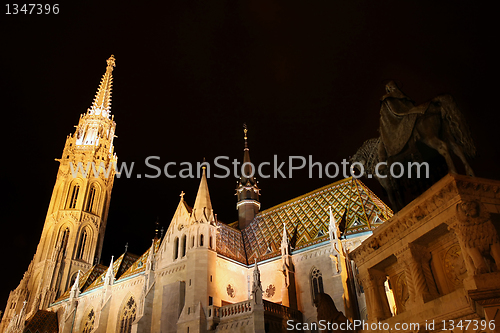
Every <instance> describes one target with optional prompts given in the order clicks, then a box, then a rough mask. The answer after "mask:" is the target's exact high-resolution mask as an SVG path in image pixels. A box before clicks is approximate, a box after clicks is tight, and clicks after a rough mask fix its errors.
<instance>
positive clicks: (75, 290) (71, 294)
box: [69, 270, 80, 299]
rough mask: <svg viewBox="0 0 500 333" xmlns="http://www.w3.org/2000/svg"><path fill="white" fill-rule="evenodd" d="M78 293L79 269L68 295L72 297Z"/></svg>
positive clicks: (75, 296)
mask: <svg viewBox="0 0 500 333" xmlns="http://www.w3.org/2000/svg"><path fill="white" fill-rule="evenodd" d="M79 295H80V270H78V272H77V273H76V279H75V282H74V283H73V286H72V287H71V291H70V294H69V297H70V298H71V299H72V298H77V297H78V296H79Z"/></svg>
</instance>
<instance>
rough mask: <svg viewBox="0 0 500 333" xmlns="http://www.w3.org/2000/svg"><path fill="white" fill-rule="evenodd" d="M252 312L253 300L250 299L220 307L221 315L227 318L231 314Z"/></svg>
mask: <svg viewBox="0 0 500 333" xmlns="http://www.w3.org/2000/svg"><path fill="white" fill-rule="evenodd" d="M250 312H252V301H251V300H248V301H243V302H240V303H235V304H230V305H225V306H223V307H221V308H219V317H220V318H224V319H225V318H227V317H231V316H237V315H241V314H249V313H250Z"/></svg>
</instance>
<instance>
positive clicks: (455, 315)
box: [350, 174, 500, 332]
mask: <svg viewBox="0 0 500 333" xmlns="http://www.w3.org/2000/svg"><path fill="white" fill-rule="evenodd" d="M497 223H500V181H496V180H489V179H481V178H472V177H467V176H461V175H450V174H449V175H446V176H445V177H444V178H442V179H441V180H440V181H439V182H437V183H436V184H434V185H433V186H432V187H431V188H430V189H428V190H427V191H426V192H424V193H423V194H422V195H421V196H419V197H418V198H417V199H415V200H414V201H412V202H411V203H410V204H408V205H407V206H406V207H404V208H403V209H402V210H401V211H399V212H398V213H397V214H395V215H394V216H393V217H392V218H391V219H390V220H389V221H387V222H386V223H384V224H383V225H381V226H380V227H379V228H377V229H376V230H375V231H374V232H373V235H372V236H370V237H369V238H367V239H366V240H365V241H364V242H363V243H362V244H361V245H360V246H359V247H358V248H356V249H355V250H354V251H352V252H351V253H350V258H351V259H353V260H354V261H355V263H356V265H357V267H358V271H359V272H360V273H359V280H360V281H361V282H362V284H363V287H364V290H365V293H366V294H365V296H366V299H367V310H368V321H369V322H377V321H381V322H382V323H388V324H390V325H391V327H392V328H394V326H393V325H395V324H396V323H407V324H410V323H419V324H420V327H421V328H425V324H426V323H429V322H432V321H434V322H435V323H436V324H435V328H434V329H432V330H436V331H437V330H441V329H443V328H445V329H448V328H446V327H443V326H442V325H443V321H446V322H445V323H447V321H448V320H454V321H455V322H457V323H458V321H460V320H466V319H470V320H486V321H489V320H499V319H500V318H497V317H496V316H500V315H499V314H498V313H500V311H497V310H498V309H500V272H495V267H496V266H495V262H494V259H495V256H496V254H495V253H491V252H492V250H491V248H492V247H493V248H494V247H495V246H498V244H499V237H498V230H500V228H499V226H498V225H496V224H497ZM495 244H497V245H495ZM478 272H485V273H482V274H478ZM389 288H390V290H389ZM387 303H389V304H395V311H391V312H393V313H395V315H392V314H391V313H388V311H383V315H382V313H381V310H380V309H384V308H385V307H386V306H385V305H386V304H387ZM384 306H385V307H384ZM392 310H394V309H392ZM439 325H441V326H439ZM496 326H498V325H495V327H496ZM401 331H403V332H404V331H405V330H404V329H403V330H401ZM410 331H411V329H410V328H409V329H408V330H407V332H410ZM485 331H486V332H498V330H497V329H496V328H495V329H492V328H490V327H487V328H486V329H485Z"/></svg>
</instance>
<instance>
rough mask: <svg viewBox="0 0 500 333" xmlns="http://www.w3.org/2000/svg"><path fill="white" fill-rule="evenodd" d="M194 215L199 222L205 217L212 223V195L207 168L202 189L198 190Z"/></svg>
mask: <svg viewBox="0 0 500 333" xmlns="http://www.w3.org/2000/svg"><path fill="white" fill-rule="evenodd" d="M193 213H194V215H195V218H196V220H197V221H201V220H202V219H203V216H205V218H206V220H207V221H208V222H210V221H211V216H212V202H211V200H210V193H209V192H208V182H207V175H206V170H205V168H203V174H202V176H201V181H200V187H199V188H198V194H197V195H196V200H195V202H194V207H193Z"/></svg>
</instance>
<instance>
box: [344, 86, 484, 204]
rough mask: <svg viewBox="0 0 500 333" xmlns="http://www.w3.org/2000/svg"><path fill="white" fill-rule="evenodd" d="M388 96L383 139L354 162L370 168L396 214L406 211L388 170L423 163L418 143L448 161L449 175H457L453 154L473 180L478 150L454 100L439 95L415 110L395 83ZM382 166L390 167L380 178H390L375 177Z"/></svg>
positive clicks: (383, 108)
mask: <svg viewBox="0 0 500 333" xmlns="http://www.w3.org/2000/svg"><path fill="white" fill-rule="evenodd" d="M386 92H387V93H386V95H384V96H383V97H382V99H381V108H380V128H379V131H380V138H377V139H370V140H368V141H366V142H365V143H364V144H363V146H362V147H361V148H360V149H359V150H358V152H356V154H355V155H354V156H353V157H352V158H351V162H360V163H361V164H363V165H365V163H366V166H368V168H367V167H366V166H365V169H367V171H368V172H369V174H372V175H375V177H376V178H377V179H378V180H379V182H380V184H381V185H382V187H383V188H384V189H385V190H386V191H387V194H388V196H389V200H390V201H391V204H392V206H393V208H394V209H395V210H396V211H398V210H400V209H401V208H402V207H403V203H402V200H401V197H400V195H399V194H398V193H397V186H396V185H395V183H394V179H393V177H391V176H390V175H389V173H390V172H389V169H390V166H391V164H392V163H394V162H397V161H400V160H401V159H402V158H406V159H408V158H409V159H410V160H412V161H414V162H423V161H421V160H419V159H418V157H417V158H415V157H414V156H418V155H419V154H418V149H417V146H416V142H421V143H423V144H425V145H426V146H428V147H430V148H433V149H434V150H436V151H437V152H438V153H439V154H440V155H441V156H443V158H444V160H445V161H446V165H447V166H448V172H450V173H457V170H456V168H455V165H454V163H453V160H452V158H451V155H450V150H451V151H453V152H454V153H455V155H457V156H458V157H459V158H460V160H461V161H462V163H463V164H464V166H465V172H466V173H467V175H469V176H472V177H473V176H474V171H473V170H472V168H471V167H470V165H469V163H468V161H467V157H470V158H472V157H474V156H475V153H476V148H475V146H474V142H473V141H472V137H471V134H470V131H469V128H468V126H467V123H466V121H465V119H464V117H463V115H462V113H461V112H460V110H459V109H458V107H457V105H456V102H455V100H454V99H453V97H451V96H450V95H439V96H437V97H435V98H433V99H432V100H430V101H428V102H426V103H423V104H420V105H417V106H416V105H415V102H414V101H412V100H411V99H410V98H408V97H407V96H406V95H405V94H404V93H403V92H402V91H401V90H400V89H399V87H398V86H397V85H396V83H395V82H394V81H390V82H389V83H388V84H387V85H386ZM379 162H386V163H387V164H385V165H382V166H381V167H380V168H379V174H380V175H384V176H387V178H382V177H377V175H376V174H375V172H374V171H375V166H376V165H377V163H379Z"/></svg>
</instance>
